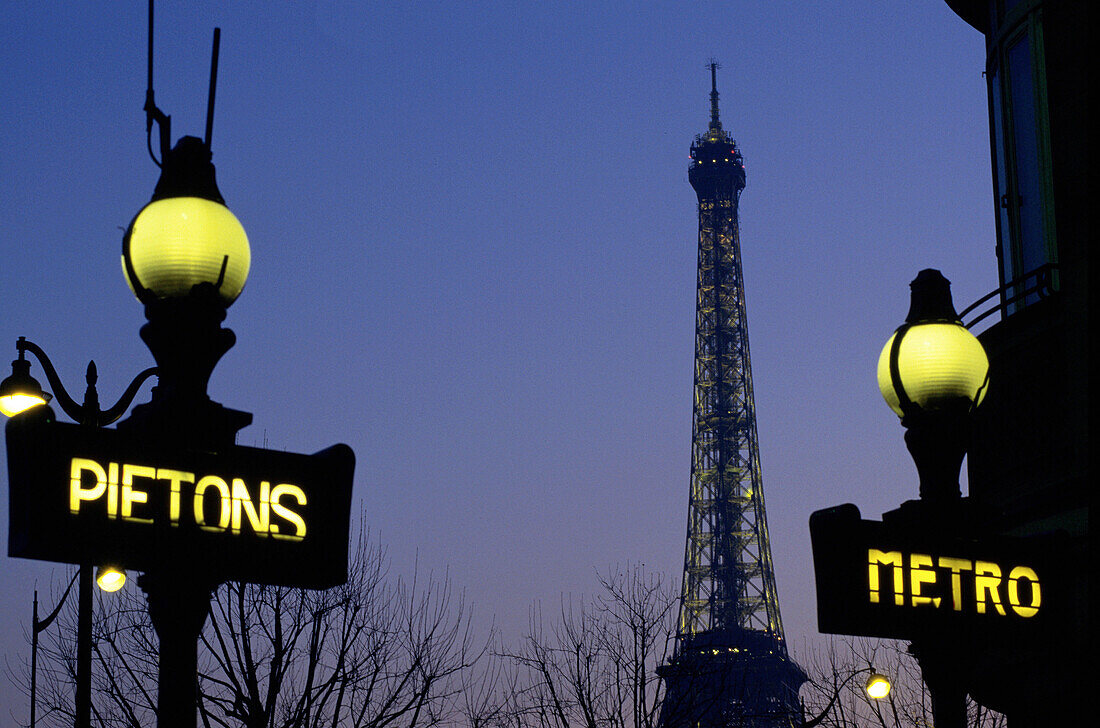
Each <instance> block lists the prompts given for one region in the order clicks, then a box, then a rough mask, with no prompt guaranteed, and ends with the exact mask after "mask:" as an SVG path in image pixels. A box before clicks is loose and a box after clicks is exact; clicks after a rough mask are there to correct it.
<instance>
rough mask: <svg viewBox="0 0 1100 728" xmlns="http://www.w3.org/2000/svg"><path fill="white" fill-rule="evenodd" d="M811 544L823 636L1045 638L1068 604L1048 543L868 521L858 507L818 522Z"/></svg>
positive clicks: (821, 516) (813, 519) (827, 513)
mask: <svg viewBox="0 0 1100 728" xmlns="http://www.w3.org/2000/svg"><path fill="white" fill-rule="evenodd" d="M889 515H890V514H887V516H889ZM810 540H811V542H812V545H813V555H814V573H815V578H816V581H817V615H818V629H820V630H821V631H822V632H825V633H832V634H847V635H864V636H870V637H890V638H895V639H916V638H919V637H920V636H922V635H927V634H931V633H937V632H938V633H956V634H965V635H967V636H969V637H976V636H979V635H983V636H986V637H989V638H994V639H996V638H1005V639H1028V638H1035V639H1039V638H1041V635H1043V634H1045V633H1046V631H1047V630H1049V629H1052V628H1054V627H1056V626H1057V624H1058V622H1059V619H1060V617H1059V615H1058V612H1059V611H1061V610H1062V609H1063V607H1064V605H1063V602H1064V599H1062V598H1061V594H1060V588H1061V583H1062V580H1061V579H1060V578H1059V576H1058V571H1059V568H1058V563H1057V558H1056V555H1055V553H1056V552H1055V550H1054V549H1053V548H1052V547H1051V543H1050V542H1048V541H1045V540H1040V539H1035V538H1028V539H1020V538H1007V537H990V536H984V535H983V536H981V537H973V538H967V537H965V536H963V535H959V534H956V535H954V536H952V535H950V534H948V533H944V532H943V530H942V529H939V528H937V527H936V526H935V525H934V524H933V523H921V524H914V523H913V522H909V523H893V522H891V521H890V520H889V519H887V521H886V522H883V521H868V520H863V519H861V518H860V513H859V509H858V508H857V507H856V506H854V505H852V504H845V505H842V506H837V507H836V508H829V509H826V510H822V511H817V512H816V513H814V514H813V515H812V516H810Z"/></svg>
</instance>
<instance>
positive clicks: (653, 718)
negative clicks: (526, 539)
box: [504, 567, 677, 728]
mask: <svg viewBox="0 0 1100 728" xmlns="http://www.w3.org/2000/svg"><path fill="white" fill-rule="evenodd" d="M600 584H601V587H602V590H601V591H600V593H599V594H598V595H597V596H596V597H595V598H594V599H592V600H591V601H589V602H587V603H586V602H584V601H580V602H579V603H577V604H574V603H573V602H572V601H569V600H563V603H562V606H561V613H560V620H559V621H558V622H557V623H556V624H554V625H552V626H549V627H548V626H547V625H546V622H545V620H544V617H543V614H542V612H541V609H536V610H535V611H534V612H533V614H532V618H531V627H530V630H529V632H528V634H527V636H526V637H525V639H524V641H523V644H522V646H521V648H520V649H518V650H514V651H508V652H505V653H504V657H505V658H506V659H507V660H509V661H510V662H511V663H512V664H513V665H514V666H515V667H516V668H517V669H518V675H517V677H516V679H515V681H514V683H513V685H512V692H511V695H510V696H509V699H508V710H507V711H506V712H507V716H508V722H507V723H506V724H507V725H510V726H516V727H517V728H536V727H537V728H581V727H583V728H654V727H655V726H656V725H657V717H658V714H659V712H660V707H661V699H662V697H663V695H664V690H663V686H662V683H661V680H660V679H659V678H658V677H657V675H656V668H657V666H658V665H659V664H661V663H663V662H665V661H666V660H667V659H668V657H669V654H670V650H671V649H672V645H673V638H674V637H675V633H676V630H675V618H676V605H677V595H676V592H675V590H674V589H673V588H672V587H670V586H669V585H668V583H667V582H666V581H665V580H664V579H662V578H661V576H660V575H659V574H655V573H652V572H648V573H647V572H646V571H645V569H644V567H631V568H628V569H626V570H621V571H615V572H612V573H609V574H607V575H606V576H601V577H600Z"/></svg>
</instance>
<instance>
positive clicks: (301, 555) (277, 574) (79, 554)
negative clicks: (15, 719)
mask: <svg viewBox="0 0 1100 728" xmlns="http://www.w3.org/2000/svg"><path fill="white" fill-rule="evenodd" d="M38 409H39V410H43V412H41V413H35V412H34V411H32V412H28V413H27V414H25V415H23V416H21V417H16V418H14V419H12V420H10V421H9V422H8V424H7V449H8V467H9V475H10V477H9V487H10V497H11V500H10V503H11V509H10V511H11V512H10V524H9V542H8V555H9V556H16V557H22V558H31V559H43V560H47V561H59V562H64V563H72V564H82V563H85V564H86V563H95V564H113V565H117V566H120V567H122V568H125V569H128V570H133V571H150V570H153V569H156V568H157V566H158V565H161V564H166V563H169V562H172V563H180V560H181V559H182V560H183V562H184V563H190V564H192V565H194V566H195V567H197V568H199V569H201V570H202V571H203V572H204V573H207V574H209V575H210V576H211V577H212V578H213V579H214V580H215V581H224V580H234V581H246V582H254V583H264V584H277V585H283V586H293V587H307V588H315V589H316V588H326V587H331V586H335V585H337V584H342V583H344V582H345V581H347V543H348V529H349V516H350V510H351V490H352V471H353V469H354V465H355V457H354V455H353V453H352V451H351V449H350V448H349V447H348V446H347V445H335V446H333V447H330V448H328V449H326V450H323V451H321V452H319V453H316V454H314V455H301V454H295V453H287V452H279V451H274V450H262V449H259V448H252V447H241V446H236V445H234V446H228V447H222V448H219V450H218V451H217V452H204V451H195V450H189V449H185V448H180V447H168V446H164V445H151V444H150V443H148V442H145V441H139V440H136V439H135V438H133V437H131V436H129V433H120V432H118V431H117V430H110V429H95V428H88V427H82V426H80V425H71V424H66V423H60V422H55V421H52V417H50V416H48V415H49V411H48V408H46V407H41V408H38Z"/></svg>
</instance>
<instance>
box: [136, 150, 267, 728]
mask: <svg viewBox="0 0 1100 728" xmlns="http://www.w3.org/2000/svg"><path fill="white" fill-rule="evenodd" d="M122 265H123V271H124V273H125V276H126V281H127V283H128V284H129V286H130V289H131V290H132V291H133V292H134V295H135V296H136V297H137V298H138V300H139V301H140V302H141V303H143V304H144V305H145V316H146V318H147V319H148V323H146V324H145V325H144V326H143V327H142V328H141V338H142V339H143V340H144V341H145V343H146V344H147V345H148V346H149V350H150V351H151V352H152V353H153V357H154V359H156V362H157V366H158V371H159V378H158V384H157V386H156V387H155V388H154V389H153V397H152V401H150V402H149V403H147V404H144V405H139V406H137V407H135V408H134V411H133V413H132V414H131V416H130V417H129V418H128V419H127V420H124V421H123V422H120V423H119V427H118V429H119V431H120V432H127V433H129V434H131V435H132V436H133V437H134V438H135V439H137V440H141V441H146V442H149V443H150V444H155V445H158V446H171V447H175V448H180V447H183V448H188V449H194V450H214V451H216V450H219V449H221V448H223V447H225V446H232V445H233V443H234V440H235V438H236V433H237V431H238V430H240V429H241V428H242V427H244V426H246V425H247V424H249V423H250V422H251V421H252V415H251V414H249V413H247V412H240V411H237V410H232V409H229V408H227V407H224V406H222V405H220V404H218V403H216V402H213V401H212V400H211V399H210V397H209V395H208V394H207V383H208V382H209V379H210V375H211V373H212V372H213V369H214V367H215V365H216V364H217V363H218V360H219V359H220V358H221V357H222V355H223V354H225V352H227V351H228V350H229V349H230V348H231V347H232V346H233V344H234V343H235V341H236V337H235V335H234V334H233V332H232V331H230V330H229V329H224V328H222V327H221V323H222V321H224V320H225V316H226V310H227V309H228V307H229V306H230V304H232V303H233V301H234V300H236V298H237V296H238V295H239V294H240V292H241V290H242V288H243V287H244V283H245V280H246V278H247V275H248V269H249V265H250V251H249V246H248V238H247V236H246V235H245V232H244V228H243V227H241V224H240V222H238V221H237V218H236V217H235V216H234V215H233V213H231V212H230V211H229V209H228V208H227V207H226V206H225V202H224V200H223V199H222V196H221V193H220V192H219V190H218V187H217V183H216V181H215V170H214V165H213V164H212V163H211V154H210V148H209V145H208V144H207V143H206V142H204V141H203V140H201V139H198V138H195V137H183V138H181V139H180V141H179V143H178V144H177V145H176V147H175V148H174V149H172V150H169V151H166V152H165V154H164V157H163V165H162V169H161V176H160V179H159V180H158V182H157V186H156V189H155V191H154V193H153V197H152V200H151V201H150V202H149V204H148V205H146V206H145V207H144V208H142V210H141V211H140V212H139V213H138V214H137V216H135V218H134V220H133V222H131V223H130V227H129V229H128V230H127V231H126V235H125V237H124V238H123V244H122ZM220 581H221V577H220V576H219V575H218V570H217V565H215V564H196V563H195V561H194V559H193V558H191V556H190V555H189V554H188V553H187V552H186V551H184V550H182V549H170V548H165V549H164V550H163V552H162V553H159V554H157V567H156V568H155V569H150V570H148V571H146V573H145V574H143V575H142V576H141V577H140V578H139V580H138V584H139V586H140V587H141V588H142V590H143V591H144V592H145V594H146V597H147V599H148V603H149V616H150V618H151V620H152V622H153V626H154V628H155V629H156V631H157V636H158V638H159V640H160V661H159V681H158V683H159V693H158V709H157V722H158V725H159V726H161V728H166V727H168V726H172V727H179V728H192V727H193V726H194V725H195V701H196V696H197V694H198V676H197V649H198V648H197V645H198V638H199V634H200V633H201V631H202V627H203V624H204V623H205V622H206V617H207V614H208V612H209V609H210V594H211V592H212V591H213V590H214V589H215V588H216V586H217V584H218V583H219V582H220Z"/></svg>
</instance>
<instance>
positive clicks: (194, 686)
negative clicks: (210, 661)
mask: <svg viewBox="0 0 1100 728" xmlns="http://www.w3.org/2000/svg"><path fill="white" fill-rule="evenodd" d="M181 571H182V570H179V569H170V568H162V569H160V570H158V573H157V574H155V575H154V574H145V575H143V576H141V577H139V578H138V586H140V587H141V590H142V591H144V592H145V596H146V598H147V600H148V602H149V617H150V619H152V621H153V627H154V628H155V629H156V631H157V637H158V638H159V639H160V667H159V678H158V684H159V692H158V694H157V726H158V728H195V725H196V715H195V709H196V705H197V700H198V694H199V681H198V640H199V635H200V634H201V633H202V628H203V625H204V624H206V617H207V615H208V614H209V613H210V594H211V592H212V591H213V590H214V588H215V587H216V585H215V584H210V583H209V582H208V581H204V580H203V579H201V578H199V577H196V576H194V575H188V574H185V573H181Z"/></svg>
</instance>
